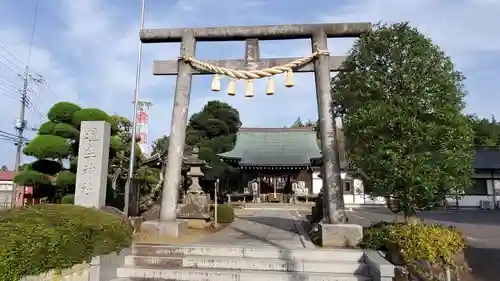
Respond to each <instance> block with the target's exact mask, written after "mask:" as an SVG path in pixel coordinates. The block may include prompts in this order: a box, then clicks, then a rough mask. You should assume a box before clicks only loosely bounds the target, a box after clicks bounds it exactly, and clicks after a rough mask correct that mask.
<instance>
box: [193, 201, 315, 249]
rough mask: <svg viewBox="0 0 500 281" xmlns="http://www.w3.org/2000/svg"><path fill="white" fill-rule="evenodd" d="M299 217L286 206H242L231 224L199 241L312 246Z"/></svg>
mask: <svg viewBox="0 0 500 281" xmlns="http://www.w3.org/2000/svg"><path fill="white" fill-rule="evenodd" d="M300 219H301V218H300V217H299V216H297V212H296V211H290V210H286V209H283V210H274V209H273V210H265V209H262V210H255V209H252V210H242V211H239V212H238V213H237V218H236V219H235V221H234V222H233V223H232V224H231V225H229V226H227V227H226V228H224V229H223V230H221V231H219V232H217V233H214V235H211V236H209V237H207V238H206V239H205V240H204V241H203V242H202V244H224V245H234V246H241V247H262V246H274V247H280V248H284V249H300V248H315V246H314V245H313V244H312V242H311V241H310V240H309V238H308V236H307V233H305V231H304V230H303V228H302V225H301V221H300Z"/></svg>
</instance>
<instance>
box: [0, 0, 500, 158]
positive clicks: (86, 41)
mask: <svg viewBox="0 0 500 281" xmlns="http://www.w3.org/2000/svg"><path fill="white" fill-rule="evenodd" d="M35 2H36V1H35V0H22V1H20V0H2V1H0V44H1V45H2V46H4V47H6V48H7V49H8V50H9V51H10V52H11V53H12V54H14V55H15V56H16V57H17V58H19V59H20V60H21V61H23V62H26V60H27V57H28V49H29V48H28V46H29V43H30V39H31V36H30V33H31V25H32V21H33V14H34V8H35ZM139 7H140V0H134V1H132V0H127V1H124V0H84V1H82V0H80V1H74V0H72V1H70V0H41V1H40V8H39V15H38V24H37V26H36V33H35V38H34V47H33V51H32V57H31V63H30V67H31V69H32V71H33V72H34V73H38V74H41V75H42V76H43V77H44V78H45V80H46V81H47V82H48V84H49V85H50V89H52V91H50V89H49V88H48V87H47V86H42V87H40V88H38V87H37V86H36V85H31V88H33V90H35V91H34V92H32V93H30V100H31V101H32V105H31V108H30V109H29V110H28V113H27V120H28V122H29V124H30V125H33V126H38V125H39V124H41V123H43V119H42V117H40V116H39V115H40V114H38V113H37V112H41V113H45V112H46V111H47V110H48V108H49V107H50V106H51V105H52V104H53V103H54V102H56V101H60V100H64V101H72V102H75V103H78V104H80V105H81V106H83V107H98V108H101V109H103V110H105V111H107V112H108V113H110V114H120V115H123V116H127V117H131V115H132V112H133V109H132V105H131V102H130V101H131V99H132V94H133V89H134V84H135V68H136V60H137V50H138V45H137V43H138V27H139ZM499 14H500V1H498V0H455V1H445V0H441V1H440V0H406V1H399V0H377V1H375V0H350V1H346V0H344V1H332V0H316V1H299V0H273V1H265V0H246V1H229V0H219V1H206V0H168V1H166V0H163V1H160V0H146V21H145V27H146V28H162V27H163V28H171V27H199V26H225V25H262V24H285V23H318V22H356V21H363V22H364V21H369V22H373V23H375V22H378V21H385V22H390V23H392V22H399V21H409V22H410V23H411V24H412V25H413V26H416V27H418V28H420V30H421V31H422V32H423V33H424V34H426V35H427V36H429V37H431V38H432V40H433V41H434V42H435V43H436V44H438V45H440V46H441V47H442V48H443V50H444V51H445V52H446V54H447V55H449V56H451V57H452V58H453V60H454V61H455V63H456V67H457V68H458V69H459V70H461V71H462V72H463V73H464V74H465V75H466V77H467V81H466V87H467V90H468V91H469V96H468V97H467V112H469V113H476V114H477V115H479V116H483V117H490V116H491V115H497V116H500V108H499V105H500V95H498V94H497V89H496V87H495V86H496V85H495V84H496V83H495V81H496V79H498V77H500V37H499V36H495V34H497V33H498V31H497V27H498V26H500V17H498V15H499ZM352 42H353V40H352V39H331V40H329V49H330V52H331V53H332V55H343V54H345V53H346V52H347V50H348V49H349V48H350V46H351V45H352ZM243 53H244V44H243V42H231V43H200V44H198V46H197V58H200V59H226V58H241V57H243ZM2 54H3V55H4V56H6V57H9V55H8V54H6V53H5V52H3V50H1V49H0V62H3V63H4V64H7V65H9V66H10V68H12V69H13V70H14V71H11V70H10V69H8V68H6V67H5V66H3V65H2V64H0V83H3V84H8V85H9V86H10V87H7V86H5V85H4V86H3V87H2V86H0V97H2V102H1V103H0V111H1V112H2V118H0V130H4V131H8V132H14V131H13V129H12V123H13V120H14V119H15V118H17V116H18V110H19V100H18V95H17V94H16V93H15V92H14V91H13V88H17V87H20V86H21V85H22V81H21V80H20V78H19V77H17V76H16V74H15V72H17V73H19V72H21V71H22V65H21V64H20V63H18V62H16V61H15V60H14V59H13V58H12V57H9V58H10V60H11V61H12V63H11V62H9V61H7V60H6V59H5V57H2V56H1V55H2ZM308 54H310V43H309V42H308V41H307V40H298V41H282V42H262V43H261V55H262V57H291V56H306V55H308ZM178 55H179V45H178V44H147V45H144V55H143V67H142V80H141V91H140V92H141V97H142V98H144V99H147V100H149V101H151V102H153V104H154V105H153V107H152V108H151V113H150V119H149V121H150V124H149V139H150V140H153V139H155V138H157V137H159V136H161V135H164V134H168V133H169V127H170V118H171V109H172V97H173V92H174V87H175V85H174V82H175V77H165V76H156V77H154V76H153V75H152V74H151V73H152V61H153V60H155V59H175V58H176V57H177V56H178ZM210 83H211V80H210V78H209V77H199V76H198V77H196V78H195V79H194V81H193V88H192V90H193V92H192V100H191V106H190V109H189V110H190V113H193V112H196V111H199V110H200V109H201V107H202V106H203V105H204V104H205V103H206V102H207V101H209V100H213V99H221V100H224V101H227V102H229V103H230V104H232V105H233V106H234V107H235V108H237V109H238V110H239V111H240V114H241V118H242V121H243V123H244V125H245V126H261V127H276V126H277V127H281V126H283V125H288V124H291V123H292V122H293V121H294V120H295V119H296V118H297V116H301V118H302V119H304V120H306V119H313V120H314V119H316V116H317V112H316V109H317V108H316V98H315V94H314V80H313V77H312V75H308V74H303V75H300V76H298V77H297V78H296V87H294V88H291V89H285V88H283V87H278V88H277V93H276V95H274V96H272V97H268V96H265V94H264V91H265V88H264V87H265V86H264V85H263V84H257V85H256V97H255V98H253V99H250V100H249V99H245V98H244V97H243V96H242V92H243V89H238V90H239V92H238V95H237V96H236V97H228V96H226V95H225V94H224V92H220V93H214V92H211V91H210ZM277 84H280V83H277ZM0 85H1V84H0ZM52 92H53V93H54V94H53V93H52ZM33 134H34V133H29V134H28V136H29V137H32V136H33ZM0 155H2V159H1V161H0V162H1V163H0V164H3V163H5V164H8V165H9V166H12V164H13V161H14V146H13V145H12V144H11V143H3V142H0Z"/></svg>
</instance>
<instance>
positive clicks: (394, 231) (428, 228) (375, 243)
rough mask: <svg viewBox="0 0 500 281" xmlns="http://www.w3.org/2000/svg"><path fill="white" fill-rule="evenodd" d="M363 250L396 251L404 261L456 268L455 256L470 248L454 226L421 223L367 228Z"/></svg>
mask: <svg viewBox="0 0 500 281" xmlns="http://www.w3.org/2000/svg"><path fill="white" fill-rule="evenodd" d="M361 246H362V247H364V248H371V249H375V250H386V251H387V250H391V249H392V250H396V251H398V252H399V254H401V257H402V259H403V262H404V263H405V265H407V266H411V265H413V264H414V262H415V261H427V262H429V263H430V264H433V265H440V266H443V267H447V268H451V269H456V268H457V265H456V264H455V262H454V260H455V258H456V255H457V254H458V253H460V252H462V251H463V250H465V248H466V247H467V242H466V239H465V237H464V236H462V234H461V233H460V232H459V231H458V230H457V229H455V228H453V227H444V226H442V225H439V224H433V225H428V224H424V223H421V222H415V221H414V222H412V223H396V222H392V223H391V222H379V223H376V224H374V225H372V226H371V227H369V228H367V229H365V232H364V238H363V242H362V245H361Z"/></svg>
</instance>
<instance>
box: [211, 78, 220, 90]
mask: <svg viewBox="0 0 500 281" xmlns="http://www.w3.org/2000/svg"><path fill="white" fill-rule="evenodd" d="M212 91H214V92H218V91H220V77H219V75H218V74H215V75H214V78H213V79H212Z"/></svg>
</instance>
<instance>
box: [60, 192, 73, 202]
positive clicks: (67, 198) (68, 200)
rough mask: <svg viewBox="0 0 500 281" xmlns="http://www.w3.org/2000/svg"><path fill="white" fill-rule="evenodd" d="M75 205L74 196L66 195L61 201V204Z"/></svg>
mask: <svg viewBox="0 0 500 281" xmlns="http://www.w3.org/2000/svg"><path fill="white" fill-rule="evenodd" d="M73 203H75V195H74V194H67V195H64V197H63V198H62V199H61V204H73Z"/></svg>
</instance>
